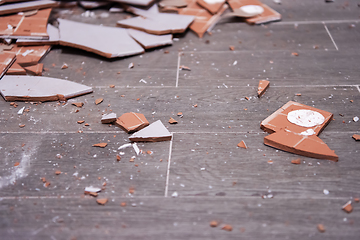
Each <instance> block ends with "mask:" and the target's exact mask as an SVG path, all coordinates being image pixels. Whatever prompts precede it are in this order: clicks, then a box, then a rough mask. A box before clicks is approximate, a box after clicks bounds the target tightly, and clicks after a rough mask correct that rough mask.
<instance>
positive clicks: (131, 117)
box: [115, 112, 149, 133]
mask: <svg viewBox="0 0 360 240" xmlns="http://www.w3.org/2000/svg"><path fill="white" fill-rule="evenodd" d="M115 125H116V126H118V127H120V128H121V129H122V130H124V131H125V132H127V133H133V132H136V131H139V130H140V129H142V128H144V127H146V126H148V125H149V122H148V120H146V118H145V116H144V114H141V113H134V112H130V113H124V114H123V115H121V117H119V118H118V119H116V121H115Z"/></svg>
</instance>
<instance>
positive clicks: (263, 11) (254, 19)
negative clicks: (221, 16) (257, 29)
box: [228, 0, 281, 24]
mask: <svg viewBox="0 0 360 240" xmlns="http://www.w3.org/2000/svg"><path fill="white" fill-rule="evenodd" d="M228 3H229V5H230V7H231V9H232V10H233V11H234V14H233V15H235V16H236V15H237V14H238V16H239V17H247V18H246V20H245V21H246V22H247V23H249V24H262V23H267V22H271V21H279V20H281V15H280V13H278V12H276V11H275V10H274V9H272V8H270V7H269V6H267V5H266V4H263V3H261V2H260V1H258V0H228ZM251 15H254V16H251Z"/></svg>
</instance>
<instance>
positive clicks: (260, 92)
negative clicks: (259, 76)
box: [257, 80, 270, 98]
mask: <svg viewBox="0 0 360 240" xmlns="http://www.w3.org/2000/svg"><path fill="white" fill-rule="evenodd" d="M269 86H270V81H267V80H260V81H259V86H258V91H257V94H258V97H259V98H260V97H261V96H262V95H264V93H265V91H266V90H267V89H268V88H269Z"/></svg>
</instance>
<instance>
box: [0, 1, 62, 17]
mask: <svg viewBox="0 0 360 240" xmlns="http://www.w3.org/2000/svg"><path fill="white" fill-rule="evenodd" d="M57 5H58V3H57V2H56V1H48V0H36V1H26V2H21V3H12V4H6V5H2V6H0V15H5V14H10V13H18V12H25V11H30V10H39V9H44V8H52V7H56V6H57Z"/></svg>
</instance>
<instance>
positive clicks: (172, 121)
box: [169, 117, 178, 124]
mask: <svg viewBox="0 0 360 240" xmlns="http://www.w3.org/2000/svg"><path fill="white" fill-rule="evenodd" d="M169 123H170V124H177V123H178V122H177V121H176V120H175V119H173V118H172V117H171V118H170V120H169Z"/></svg>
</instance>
